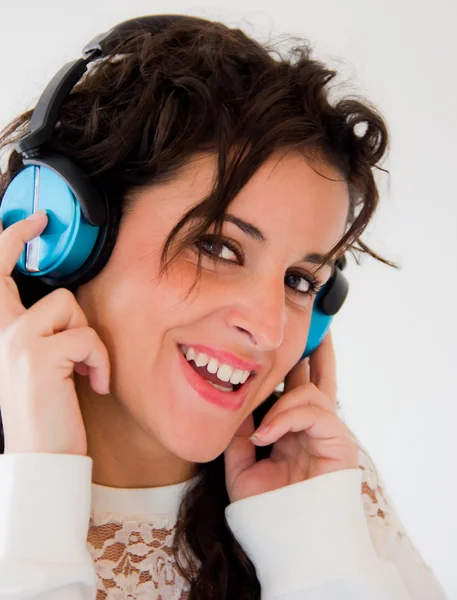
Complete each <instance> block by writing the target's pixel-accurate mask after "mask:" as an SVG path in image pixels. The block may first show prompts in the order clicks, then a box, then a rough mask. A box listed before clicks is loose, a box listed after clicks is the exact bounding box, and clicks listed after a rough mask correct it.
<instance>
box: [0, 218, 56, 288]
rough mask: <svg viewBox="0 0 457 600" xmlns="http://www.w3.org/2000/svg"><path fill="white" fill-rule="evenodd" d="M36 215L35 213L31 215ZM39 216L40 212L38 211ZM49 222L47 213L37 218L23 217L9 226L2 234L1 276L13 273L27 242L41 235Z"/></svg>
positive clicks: (0, 245) (0, 244)
mask: <svg viewBox="0 0 457 600" xmlns="http://www.w3.org/2000/svg"><path fill="white" fill-rule="evenodd" d="M31 216H35V215H31ZM36 216H38V213H36ZM47 222H48V218H47V216H46V213H43V214H42V215H41V214H40V215H39V216H38V218H37V219H31V218H30V217H28V218H27V219H21V220H20V221H17V222H16V223H13V225H10V226H9V227H7V228H6V229H5V230H4V231H3V232H2V233H1V235H0V277H3V276H9V275H11V273H12V271H13V269H14V267H15V266H16V263H17V261H18V260H19V257H20V256H21V253H22V252H23V250H24V246H25V244H26V242H30V240H33V238H35V237H37V236H38V235H40V234H41V233H42V232H43V231H44V229H45V227H46V225H47Z"/></svg>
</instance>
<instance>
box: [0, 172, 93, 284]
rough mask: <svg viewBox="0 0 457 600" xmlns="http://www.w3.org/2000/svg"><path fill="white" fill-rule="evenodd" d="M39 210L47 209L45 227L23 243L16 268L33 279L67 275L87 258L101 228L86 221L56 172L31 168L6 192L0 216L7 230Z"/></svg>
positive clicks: (74, 198) (0, 208) (15, 179)
mask: <svg viewBox="0 0 457 600" xmlns="http://www.w3.org/2000/svg"><path fill="white" fill-rule="evenodd" d="M34 205H35V207H34ZM40 209H46V214H47V217H48V225H47V226H46V229H45V230H44V232H43V233H42V234H41V236H39V237H37V238H35V239H34V240H32V241H31V242H29V243H27V244H26V248H25V249H24V252H23V253H22V255H21V257H20V259H19V261H18V263H17V265H16V268H17V270H18V271H19V272H20V273H23V274H24V275H31V276H32V277H37V276H39V277H42V276H45V275H47V276H49V277H53V278H59V277H60V278H62V277H65V276H68V275H70V274H71V273H74V272H75V271H77V270H78V269H80V267H81V266H82V265H83V264H84V262H85V260H86V259H87V258H88V257H89V255H90V254H91V252H92V250H93V249H94V245H95V242H96V240H97V237H98V233H99V229H100V228H99V227H98V226H94V225H91V224H90V223H89V222H88V221H86V219H85V218H84V215H83V213H82V210H81V205H80V204H79V202H78V201H77V199H76V197H75V195H74V193H73V191H72V190H71V188H70V187H69V186H68V185H67V184H66V183H65V181H64V180H63V179H62V178H61V177H60V176H59V175H57V173H55V172H54V171H51V169H49V168H47V167H40V166H35V165H30V166H28V167H26V168H25V169H24V170H23V171H21V172H20V173H19V174H18V175H16V177H15V178H14V179H13V181H12V182H11V184H10V185H9V187H8V189H7V190H6V193H5V196H4V198H3V202H2V206H1V207H0V217H1V218H2V221H3V223H4V227H9V226H10V225H12V224H13V223H15V222H16V221H18V220H20V219H25V218H26V217H28V216H29V215H31V214H32V213H34V212H36V211H37V210H40Z"/></svg>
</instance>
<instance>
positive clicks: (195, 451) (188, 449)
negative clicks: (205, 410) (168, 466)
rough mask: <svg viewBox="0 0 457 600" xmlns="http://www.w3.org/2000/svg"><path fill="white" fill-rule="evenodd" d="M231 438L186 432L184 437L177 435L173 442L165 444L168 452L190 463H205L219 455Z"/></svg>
mask: <svg viewBox="0 0 457 600" xmlns="http://www.w3.org/2000/svg"><path fill="white" fill-rule="evenodd" d="M230 441H231V438H230V439H228V440H226V441H225V443H224V440H222V443H221V435H218V436H215V437H214V438H213V437H210V438H209V439H208V438H205V436H202V435H201V434H194V435H192V434H189V433H188V434H187V436H186V437H184V436H178V437H176V438H175V439H174V441H173V442H174V443H172V444H167V445H168V448H169V450H170V452H172V453H173V454H174V455H175V456H179V458H181V459H182V460H185V461H188V462H191V463H207V462H211V461H212V460H214V459H216V458H217V457H218V456H220V455H221V454H222V453H223V452H224V450H225V449H226V448H227V446H228V445H229V443H230Z"/></svg>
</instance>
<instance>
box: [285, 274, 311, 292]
mask: <svg viewBox="0 0 457 600" xmlns="http://www.w3.org/2000/svg"><path fill="white" fill-rule="evenodd" d="M290 279H295V283H297V282H298V283H299V285H298V286H297V285H294V282H293V281H290ZM286 280H287V283H288V284H289V285H291V286H292V287H293V290H294V291H295V292H298V293H300V294H309V293H310V291H311V290H313V286H312V283H311V282H309V281H308V280H307V279H306V277H303V276H302V275H299V274H298V273H290V274H288V275H286ZM300 280H301V282H300Z"/></svg>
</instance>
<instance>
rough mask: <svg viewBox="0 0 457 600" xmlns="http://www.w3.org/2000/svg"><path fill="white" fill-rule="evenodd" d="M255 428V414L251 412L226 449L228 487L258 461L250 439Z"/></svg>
mask: <svg viewBox="0 0 457 600" xmlns="http://www.w3.org/2000/svg"><path fill="white" fill-rule="evenodd" d="M254 430H255V427H254V416H253V414H252V413H250V414H249V415H248V416H247V417H246V419H245V420H244V421H243V422H242V423H241V425H240V426H239V428H238V429H237V431H236V432H235V435H234V436H233V438H232V440H231V441H230V443H229V445H228V446H227V448H226V449H225V451H224V464H225V481H226V484H227V487H228V488H229V487H231V485H232V484H233V482H234V481H235V480H236V478H237V477H238V475H240V473H242V472H243V471H245V470H246V469H248V468H249V467H251V466H252V465H254V464H255V462H256V454H255V446H254V444H253V443H252V442H251V441H250V439H249V438H250V437H251V435H252V434H253V433H254Z"/></svg>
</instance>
